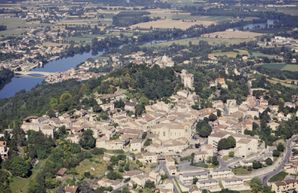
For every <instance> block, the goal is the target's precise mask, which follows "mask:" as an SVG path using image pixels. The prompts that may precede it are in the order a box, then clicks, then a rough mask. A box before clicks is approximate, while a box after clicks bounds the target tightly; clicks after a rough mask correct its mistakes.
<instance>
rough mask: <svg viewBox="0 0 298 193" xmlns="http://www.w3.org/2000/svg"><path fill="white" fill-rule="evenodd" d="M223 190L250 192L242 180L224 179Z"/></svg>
mask: <svg viewBox="0 0 298 193" xmlns="http://www.w3.org/2000/svg"><path fill="white" fill-rule="evenodd" d="M221 183H222V186H223V188H225V189H229V190H237V191H244V190H249V189H250V188H249V186H247V185H245V184H244V181H243V180H242V179H240V178H224V179H222V181H221Z"/></svg>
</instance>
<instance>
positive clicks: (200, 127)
mask: <svg viewBox="0 0 298 193" xmlns="http://www.w3.org/2000/svg"><path fill="white" fill-rule="evenodd" d="M196 131H197V133H198V135H199V136H201V137H208V136H209V135H210V134H211V132H212V127H211V126H210V125H209V123H208V121H207V120H202V121H199V122H198V123H197V125H196Z"/></svg>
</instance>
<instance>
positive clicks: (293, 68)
mask: <svg viewBox="0 0 298 193" xmlns="http://www.w3.org/2000/svg"><path fill="white" fill-rule="evenodd" d="M263 67H264V68H268V69H274V70H282V71H290V72H298V65H297V64H284V63H272V64H263Z"/></svg>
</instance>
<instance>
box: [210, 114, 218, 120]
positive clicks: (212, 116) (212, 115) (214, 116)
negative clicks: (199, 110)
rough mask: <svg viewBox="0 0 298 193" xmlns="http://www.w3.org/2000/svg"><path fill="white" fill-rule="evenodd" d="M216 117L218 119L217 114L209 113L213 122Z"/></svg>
mask: <svg viewBox="0 0 298 193" xmlns="http://www.w3.org/2000/svg"><path fill="white" fill-rule="evenodd" d="M216 119H217V116H216V115H215V114H213V113H212V114H210V115H209V121H212V122H213V121H216Z"/></svg>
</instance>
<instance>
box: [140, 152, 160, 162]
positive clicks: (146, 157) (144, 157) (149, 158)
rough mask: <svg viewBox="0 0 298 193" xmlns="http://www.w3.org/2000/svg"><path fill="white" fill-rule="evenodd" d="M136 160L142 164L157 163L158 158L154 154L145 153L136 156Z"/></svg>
mask: <svg viewBox="0 0 298 193" xmlns="http://www.w3.org/2000/svg"><path fill="white" fill-rule="evenodd" d="M136 159H137V160H139V161H140V162H142V163H157V160H158V156H157V154H155V153H149V152H145V153H142V154H137V155H136Z"/></svg>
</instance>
